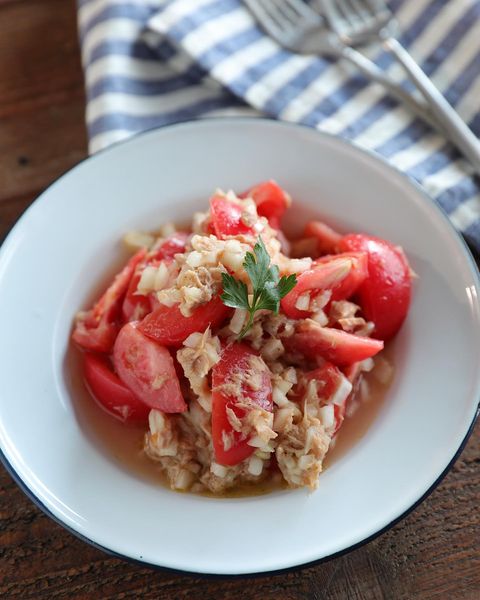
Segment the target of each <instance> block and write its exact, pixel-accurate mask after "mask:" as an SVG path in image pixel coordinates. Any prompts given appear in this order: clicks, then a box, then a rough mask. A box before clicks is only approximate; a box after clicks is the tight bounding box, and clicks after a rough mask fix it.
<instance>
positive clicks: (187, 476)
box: [173, 469, 195, 490]
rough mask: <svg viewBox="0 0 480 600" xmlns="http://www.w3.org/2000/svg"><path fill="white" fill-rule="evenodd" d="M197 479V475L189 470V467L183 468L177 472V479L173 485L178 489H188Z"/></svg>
mask: <svg viewBox="0 0 480 600" xmlns="http://www.w3.org/2000/svg"><path fill="white" fill-rule="evenodd" d="M194 480H195V475H194V473H192V472H191V471H187V469H182V470H181V471H179V472H178V473H177V476H176V477H175V480H174V482H173V487H174V488H175V489H176V490H188V489H189V487H190V486H191V485H192V483H193V482H194Z"/></svg>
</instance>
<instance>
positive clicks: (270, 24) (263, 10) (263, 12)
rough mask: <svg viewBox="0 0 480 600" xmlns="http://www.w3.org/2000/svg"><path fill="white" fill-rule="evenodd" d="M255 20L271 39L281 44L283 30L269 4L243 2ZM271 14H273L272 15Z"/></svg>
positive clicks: (255, 0) (254, 0) (257, 0)
mask: <svg viewBox="0 0 480 600" xmlns="http://www.w3.org/2000/svg"><path fill="white" fill-rule="evenodd" d="M243 1H244V2H245V4H246V5H247V7H248V9H249V10H250V12H251V13H252V14H253V15H254V17H255V19H256V20H257V21H258V22H259V23H261V25H262V27H263V29H265V31H266V32H267V33H268V35H270V36H271V37H272V38H273V39H275V40H277V41H278V42H280V43H281V42H282V37H283V30H282V28H281V25H279V23H278V15H277V14H276V13H275V12H274V11H272V10H269V9H271V5H270V3H269V2H268V1H267V2H263V1H262V0H243ZM272 12H273V13H274V14H273V15H272Z"/></svg>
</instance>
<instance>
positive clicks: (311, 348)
mask: <svg viewBox="0 0 480 600" xmlns="http://www.w3.org/2000/svg"><path fill="white" fill-rule="evenodd" d="M288 344H289V345H290V346H291V347H292V348H293V349H295V350H297V351H299V352H302V354H305V356H307V357H308V358H311V359H315V358H317V357H318V356H321V357H322V358H324V359H325V360H328V361H330V362H332V363H334V364H335V365H338V366H346V365H351V364H352V363H354V362H359V361H362V360H365V359H366V358H370V357H372V356H375V354H377V353H378V352H380V350H382V349H383V342H382V341H380V340H372V339H371V338H367V337H360V336H359V335H353V334H352V333H346V332H345V331H340V329H333V328H331V327H321V326H320V325H319V324H318V323H316V322H315V321H312V320H310V319H308V320H306V321H303V322H301V323H300V324H299V325H298V327H297V330H296V332H295V333H294V334H293V336H292V337H291V338H289V339H288Z"/></svg>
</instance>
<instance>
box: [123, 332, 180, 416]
mask: <svg viewBox="0 0 480 600" xmlns="http://www.w3.org/2000/svg"><path fill="white" fill-rule="evenodd" d="M137 325H138V323H136V322H135V321H132V322H130V323H127V324H126V325H124V326H123V327H122V329H121V330H120V333H119V334H118V336H117V339H116V340H115V345H114V347H113V364H114V367H115V371H116V372H117V373H118V376H119V378H120V379H121V381H122V382H123V383H124V384H125V385H126V386H127V387H128V388H129V389H130V390H131V391H132V392H133V394H134V395H135V396H136V397H137V398H139V400H141V401H142V402H144V403H145V404H146V405H147V406H149V407H150V408H156V409H157V410H161V411H162V412H165V413H178V412H184V411H185V410H187V405H186V404H185V401H184V399H183V396H182V392H181V390H180V384H179V381H178V377H177V374H176V371H175V366H174V363H173V359H172V357H171V356H170V353H169V351H168V350H167V349H166V348H164V347H163V346H160V345H159V344H157V343H156V342H153V341H152V340H150V339H149V338H147V337H146V336H144V335H143V334H142V333H141V332H140V331H139V330H138V328H137Z"/></svg>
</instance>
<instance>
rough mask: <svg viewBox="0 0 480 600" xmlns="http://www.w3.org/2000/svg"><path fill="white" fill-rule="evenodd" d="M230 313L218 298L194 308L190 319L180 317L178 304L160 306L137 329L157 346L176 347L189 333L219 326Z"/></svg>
mask: <svg viewBox="0 0 480 600" xmlns="http://www.w3.org/2000/svg"><path fill="white" fill-rule="evenodd" d="M230 312H231V309H229V308H228V307H227V306H225V304H224V303H223V302H222V301H221V300H220V297H219V296H215V297H214V298H212V300H210V302H208V303H207V304H203V305H202V306H199V307H198V308H196V309H195V310H194V311H193V313H192V315H191V316H190V317H184V316H183V315H182V313H181V312H180V308H179V307H178V304H175V305H174V306H164V305H163V304H162V305H160V306H159V307H158V308H157V309H155V310H154V311H153V312H152V313H150V314H149V315H147V316H146V317H145V318H144V319H143V321H142V322H141V323H140V325H139V326H138V329H139V331H141V332H142V333H143V334H145V335H146V336H148V337H149V338H151V339H152V340H155V341H156V342H158V343H159V344H162V345H164V346H173V347H178V346H180V345H181V344H182V342H183V341H184V340H185V339H186V338H187V337H188V336H189V335H190V334H191V333H194V332H195V331H199V332H201V333H202V332H204V331H205V329H206V328H207V327H208V326H209V325H211V326H212V327H217V326H218V325H220V324H221V323H222V321H223V320H224V319H225V318H226V317H227V316H228V315H229V314H230Z"/></svg>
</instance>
